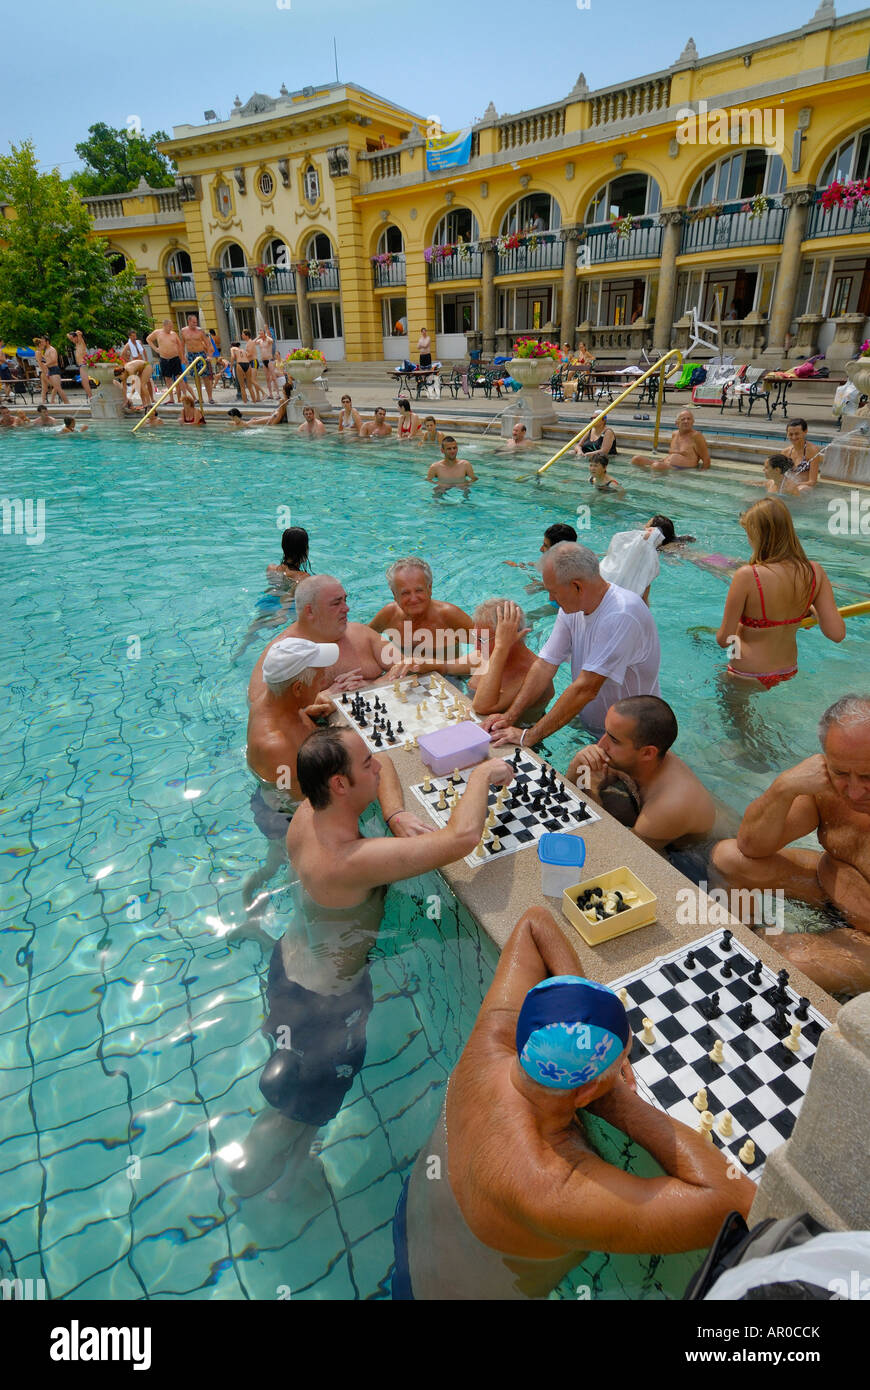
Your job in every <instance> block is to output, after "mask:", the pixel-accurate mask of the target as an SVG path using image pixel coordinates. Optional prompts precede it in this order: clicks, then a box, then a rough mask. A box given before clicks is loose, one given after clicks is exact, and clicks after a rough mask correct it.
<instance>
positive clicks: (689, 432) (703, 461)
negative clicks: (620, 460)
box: [631, 410, 710, 473]
mask: <svg viewBox="0 0 870 1390" xmlns="http://www.w3.org/2000/svg"><path fill="white" fill-rule="evenodd" d="M674 423H675V424H676V427H677V428H676V429H675V430H674V432H673V434H672V435H671V442H670V444H669V445H668V454H667V457H666V458H663V459H657V458H651V457H650V456H649V455H648V454H635V456H634V458H633V459H632V460H631V461H632V463H636V464H637V466H638V468H651V469H652V470H653V472H654V473H664V472H666V471H667V470H668V469H669V468H698V469H701V468H709V467H710V450H709V449H708V448H707V441H706V439H705V438H704V436H703V435H702V434H701V432H700V430H696V429H695V417H694V415H693V414H692V412H691V410H681V411H680V413H679V415H678V416H677V418H676V420H675V421H674Z"/></svg>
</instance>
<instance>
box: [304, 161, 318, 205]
mask: <svg viewBox="0 0 870 1390" xmlns="http://www.w3.org/2000/svg"><path fill="white" fill-rule="evenodd" d="M305 196H306V198H307V199H308V201H309V203H316V202H318V201H319V199H320V175H319V174H318V172H317V170H316V169H315V167H314V165H313V164H309V165H308V168H307V169H306V170H305Z"/></svg>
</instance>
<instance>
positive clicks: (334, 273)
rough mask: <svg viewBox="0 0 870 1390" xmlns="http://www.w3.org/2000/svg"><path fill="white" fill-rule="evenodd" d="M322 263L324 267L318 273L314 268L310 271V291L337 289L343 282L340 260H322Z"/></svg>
mask: <svg viewBox="0 0 870 1390" xmlns="http://www.w3.org/2000/svg"><path fill="white" fill-rule="evenodd" d="M320 265H321V267H322V269H321V270H319V271H317V272H316V273H315V272H314V271H313V270H309V272H308V289H309V291H311V292H314V291H316V290H337V289H338V288H339V285H340V283H341V280H340V276H339V272H338V261H320Z"/></svg>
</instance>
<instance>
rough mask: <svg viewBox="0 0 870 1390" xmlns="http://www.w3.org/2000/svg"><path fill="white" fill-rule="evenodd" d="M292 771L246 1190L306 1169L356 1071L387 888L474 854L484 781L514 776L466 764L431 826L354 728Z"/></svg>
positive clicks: (310, 748)
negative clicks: (372, 819)
mask: <svg viewBox="0 0 870 1390" xmlns="http://www.w3.org/2000/svg"><path fill="white" fill-rule="evenodd" d="M296 767H297V776H298V780H299V786H300V788H301V790H302V793H303V795H304V796H305V797H306V798H307V800H306V801H304V802H303V804H302V805H301V806H300V808H299V810H298V811H297V812H296V814H295V815H294V817H293V820H292V822H291V824H290V829H289V830H288V832H287V850H288V853H289V855H290V859H291V863H292V865H293V869H294V871H295V873H296V875H298V887H297V904H298V906H297V911H296V912H295V913H294V917H293V921H292V923H291V925H290V927H289V928H288V930H287V932H286V934H285V936H284V937H283V938H282V940H281V941H280V942H278V944H277V945H276V946H275V948H274V951H273V954H272V961H271V965H270V969H269V995H268V997H269V1018H268V1020H267V1023H266V1025H265V1027H266V1031H268V1032H270V1033H272V1034H273V1035H274V1036H275V1037H276V1040H277V1041H278V1044H279V1045H278V1047H277V1048H276V1050H275V1051H274V1052H273V1054H272V1056H271V1058H270V1060H269V1061H268V1062H267V1063H266V1066H265V1067H264V1069H263V1075H262V1077H261V1079H260V1089H261V1091H262V1093H263V1096H264V1097H265V1099H266V1100H267V1101H268V1103H269V1105H270V1106H271V1107H272V1109H271V1110H269V1111H266V1112H265V1113H264V1114H263V1115H262V1116H260V1118H259V1120H257V1121H256V1122H255V1124H254V1126H253V1128H252V1130H251V1133H250V1135H249V1136H248V1139H247V1140H246V1142H245V1144H244V1146H243V1156H242V1158H241V1159H240V1160H239V1161H238V1162H237V1163H235V1164H234V1165H233V1179H232V1180H233V1184H234V1186H235V1188H236V1190H237V1191H238V1192H240V1193H241V1194H242V1195H248V1194H249V1193H251V1192H257V1191H260V1190H262V1188H264V1187H267V1186H270V1185H271V1184H272V1183H273V1182H275V1180H276V1179H277V1178H278V1177H279V1176H280V1174H281V1171H282V1170H283V1168H284V1165H285V1163H287V1162H290V1164H291V1166H292V1169H293V1172H294V1177H301V1176H302V1175H303V1173H304V1170H305V1169H306V1168H308V1169H309V1172H310V1169H311V1162H310V1156H309V1151H310V1148H311V1144H312V1142H313V1140H314V1138H315V1135H316V1133H317V1130H318V1129H319V1128H321V1127H322V1126H323V1125H325V1124H328V1123H329V1121H330V1120H331V1119H333V1117H334V1116H335V1115H337V1114H338V1111H339V1109H340V1108H341V1105H342V1102H343V1100H344V1097H345V1095H346V1094H347V1092H348V1091H349V1090H350V1087H351V1086H352V1084H353V1080H354V1077H355V1076H356V1075H357V1073H358V1072H359V1071H360V1070H361V1068H362V1066H363V1063H364V1061H365V1050H366V1036H365V1029H366V1021H367V1019H368V1015H369V1013H370V1012H371V1008H372V986H371V979H370V976H369V967H368V956H369V952H370V951H371V949H372V946H373V945H374V943H375V941H376V940H377V935H378V930H379V928H380V922H381V913H382V906H383V897H384V892H385V888H386V885H388V884H390V883H396V882H399V881H400V880H402V879H406V878H415V877H416V876H417V875H419V874H423V873H428V872H429V871H430V870H431V869H436V868H442V867H443V866H444V865H445V864H451V863H454V862H456V861H457V860H459V859H461V858H463V857H464V856H465V855H466V854H470V853H471V851H472V850H473V849H474V847H475V845H476V844H477V843H478V841H479V839H480V836H481V834H482V832H483V823H484V819H485V817H486V813H487V795H488V792H489V788H490V786H496V787H501V786H507V785H508V784H509V782H510V781H511V780H512V778H513V769H512V768H511V767H510V766H509V765H508V764H507V763H506V762H503V761H502V760H501V759H492V760H490V761H487V762H485V763H481V764H479V765H478V766H477V767H475V768H473V769H472V771H471V773H470V775H469V778H468V785H467V789H466V791H465V793H464V795H463V796H462V797H461V798H460V799H459V802H458V804H457V806H456V807H455V809H454V810H453V812H452V814H451V816H450V820H449V822H448V824H447V825H446V826H445V827H444V828H443V829H441V830H436V829H433V828H432V827H431V826H429V825H424V824H423V823H422V822H421V821H420V820H419V819H418V817H417V816H416V815H414V814H413V813H412V812H408V811H406V810H405V809H404V803H403V797H402V791H401V786H400V783H399V778H398V774H397V772H396V769H395V767H394V766H393V764H392V762H391V761H390V759H389V757H387V756H386V755H381V756H379V757H375V756H374V755H373V754H372V753H370V752H369V750H368V748H367V747H366V745H365V743H364V742H363V740H362V739H361V738H360V736H359V734H358V733H356V731H355V730H352V729H349V728H346V727H341V728H340V727H335V728H328V729H318V730H317V731H316V732H315V733H313V734H311V735H309V737H308V738H307V739H306V740H305V742H304V743H303V744H302V746H301V747H300V749H299V753H298V757H297V762H296ZM375 800H378V801H379V803H380V807H381V811H382V813H383V816H384V819H385V821H386V823H387V826H388V828H389V831H390V833H389V834H387V835H382V836H377V837H366V836H364V835H363V834H362V833H361V830H360V824H359V822H360V817H361V816H362V815H363V813H364V812H365V811H367V809H368V808H369V807H370V806H371V805H372V803H373V802H374V801H375ZM285 1039H286V1041H285Z"/></svg>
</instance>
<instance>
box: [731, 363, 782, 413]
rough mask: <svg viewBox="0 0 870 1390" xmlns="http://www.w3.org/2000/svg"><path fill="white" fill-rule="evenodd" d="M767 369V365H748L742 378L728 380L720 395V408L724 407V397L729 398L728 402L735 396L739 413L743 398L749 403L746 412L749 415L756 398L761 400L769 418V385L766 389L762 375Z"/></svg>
mask: <svg viewBox="0 0 870 1390" xmlns="http://www.w3.org/2000/svg"><path fill="white" fill-rule="evenodd" d="M767 371H768V368H767V367H748V368H747V369H746V373H745V375H744V376H743V378H742V379H738V380H736V381H731V382H728V383H727V384H726V387H725V391H724V392H723V395H722V410H724V409H725V405H726V397H728V398H729V403H730V399H733V398H734V397H736V398H737V409H738V411H739V412H740V414H741V415H742V414H743V402H744V400H748V402H749V405H748V408H747V411H746V413H747V415H751V414H752V407H753V406H754V405H755V402H756V401H757V400H763V401H764V407H765V410H766V411H767V418H768V420H769V419H770V387H769V386H768V387H767V389H766V390H765V387H764V377H765V374H766V372H767ZM719 413H720V414H721V413H722V411H721V410H720V412H719Z"/></svg>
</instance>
